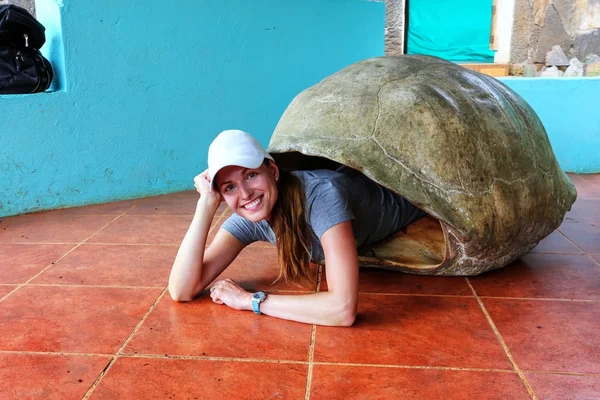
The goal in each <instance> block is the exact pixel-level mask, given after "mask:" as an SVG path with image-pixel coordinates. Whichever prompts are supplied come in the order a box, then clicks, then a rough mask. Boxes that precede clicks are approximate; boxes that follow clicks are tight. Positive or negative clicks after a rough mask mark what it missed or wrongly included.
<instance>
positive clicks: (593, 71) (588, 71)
mask: <svg viewBox="0 0 600 400" xmlns="http://www.w3.org/2000/svg"><path fill="white" fill-rule="evenodd" d="M585 76H600V61H598V62H595V63H591V64H588V65H586V66H585Z"/></svg>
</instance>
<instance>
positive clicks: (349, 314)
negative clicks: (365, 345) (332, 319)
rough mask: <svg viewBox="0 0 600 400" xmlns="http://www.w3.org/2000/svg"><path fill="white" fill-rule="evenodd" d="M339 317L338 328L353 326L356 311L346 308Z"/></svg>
mask: <svg viewBox="0 0 600 400" xmlns="http://www.w3.org/2000/svg"><path fill="white" fill-rule="evenodd" d="M340 317H341V318H340V324H339V326H352V325H354V321H356V309H355V308H348V309H347V310H344V311H342V313H341V315H340Z"/></svg>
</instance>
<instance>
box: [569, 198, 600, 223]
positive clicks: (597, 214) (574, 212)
mask: <svg viewBox="0 0 600 400" xmlns="http://www.w3.org/2000/svg"><path fill="white" fill-rule="evenodd" d="M564 222H600V200H577V201H576V202H575V203H574V204H573V206H572V207H571V210H570V211H569V212H567V214H566V215H565V220H564Z"/></svg>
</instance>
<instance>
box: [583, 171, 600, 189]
mask: <svg viewBox="0 0 600 400" xmlns="http://www.w3.org/2000/svg"><path fill="white" fill-rule="evenodd" d="M577 176H578V177H580V178H581V179H583V180H584V181H586V182H589V183H591V184H593V185H596V186H598V187H600V174H581V175H577Z"/></svg>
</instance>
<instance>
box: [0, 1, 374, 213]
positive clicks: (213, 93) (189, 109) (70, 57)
mask: <svg viewBox="0 0 600 400" xmlns="http://www.w3.org/2000/svg"><path fill="white" fill-rule="evenodd" d="M40 7H45V8H46V9H48V10H49V11H48V15H44V14H43V13H42V14H43V15H40V19H41V20H42V22H43V23H44V24H45V25H46V27H47V29H48V32H47V33H48V36H49V41H48V46H49V48H45V49H43V51H44V52H45V53H46V54H50V56H51V58H52V62H53V63H54V65H55V67H57V71H58V72H59V73H58V74H57V75H58V84H55V87H57V88H58V89H60V90H59V91H56V92H54V93H42V94H35V95H20V96H0V110H1V112H2V124H1V125H0V216H6V215H14V214H20V213H24V212H30V211H35V210H40V209H51V208H59V207H66V206H74V205H83V204H90V203H100V202H107V201H112V200H117V199H125V198H134V197H141V196H148V195H153V194H160V193H166V192H174V191H180V190H186V189H191V188H192V187H193V183H192V179H193V177H194V176H195V175H197V174H198V173H200V172H201V171H202V170H203V169H204V168H206V152H207V149H208V145H209V143H210V141H211V140H212V138H213V137H214V136H215V135H216V134H217V133H218V132H220V131H221V130H223V129H228V128H239V129H244V130H247V131H249V132H252V133H253V134H254V135H255V136H257V138H258V139H259V140H260V141H261V142H262V143H263V145H265V146H266V145H267V143H268V140H269V137H270V134H271V132H272V131H273V129H274V128H275V125H276V124H277V121H278V118H279V116H280V115H281V114H282V113H283V111H284V110H285V107H286V106H287V105H288V103H289V102H290V101H291V100H292V98H293V97H294V96H295V95H296V94H297V93H298V92H299V91H301V90H302V89H304V88H306V87H307V86H310V85H313V84H314V83H316V82H318V81H319V80H321V79H323V78H324V77H325V76H327V75H329V74H331V73H333V72H335V71H337V70H339V69H341V68H342V67H344V66H346V65H348V64H350V63H353V62H355V61H358V60H361V59H364V58H367V57H373V56H379V55H383V51H384V48H383V46H384V45H383V35H384V24H385V4H384V3H381V2H371V1H362V0H318V1H317V0H252V1H247V0H230V1H222V0H220V1H217V0H204V1H202V0H177V1H175V2H165V1H163V0H160V1H159V0H128V1H118V2H100V1H79V0H78V1H75V0H38V10H39V9H40ZM38 14H40V13H39V11H38ZM54 14H56V15H55V17H53V15H54ZM53 18H54V19H53ZM57 30H62V42H61V36H60V35H56V34H55V33H56V31H57ZM50 47H51V49H50ZM63 48H64V52H63ZM63 60H64V61H63ZM61 63H63V64H64V65H62V66H61Z"/></svg>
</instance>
